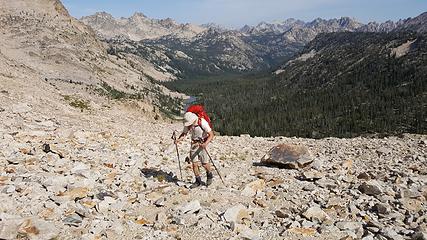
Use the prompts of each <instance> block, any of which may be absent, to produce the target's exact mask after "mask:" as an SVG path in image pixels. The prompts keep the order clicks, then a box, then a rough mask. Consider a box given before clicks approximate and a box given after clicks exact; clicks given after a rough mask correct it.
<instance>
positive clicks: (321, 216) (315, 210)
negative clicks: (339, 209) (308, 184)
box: [302, 207, 329, 222]
mask: <svg viewBox="0 0 427 240" xmlns="http://www.w3.org/2000/svg"><path fill="white" fill-rule="evenodd" d="M302 215H303V216H304V217H305V218H307V219H308V220H311V221H318V222H323V221H325V220H326V219H328V218H329V216H328V214H326V213H325V212H324V211H323V210H322V209H321V208H320V207H310V208H309V209H307V210H306V211H305V212H304V213H303V214H302Z"/></svg>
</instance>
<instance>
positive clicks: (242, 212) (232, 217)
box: [224, 203, 250, 223]
mask: <svg viewBox="0 0 427 240" xmlns="http://www.w3.org/2000/svg"><path fill="white" fill-rule="evenodd" d="M224 218H225V221H227V222H229V223H239V222H241V221H242V219H249V218H250V215H249V212H248V210H247V209H246V207H245V206H243V205H242V204H240V203H239V204H237V205H235V206H233V207H231V208H229V209H227V211H225V213H224Z"/></svg>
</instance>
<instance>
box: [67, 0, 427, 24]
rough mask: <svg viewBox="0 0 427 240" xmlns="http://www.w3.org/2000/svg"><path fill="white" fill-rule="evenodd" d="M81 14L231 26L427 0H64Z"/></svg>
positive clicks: (383, 10) (391, 14) (411, 12)
mask: <svg viewBox="0 0 427 240" xmlns="http://www.w3.org/2000/svg"><path fill="white" fill-rule="evenodd" d="M63 3H64V5H65V6H66V7H67V8H68V10H69V11H70V13H71V15H73V16H75V17H77V18H79V17H81V16H86V15H90V14H93V13H95V12H99V11H105V12H108V13H111V14H112V15H113V16H115V17H128V16H130V15H132V14H133V13H134V12H142V13H144V14H145V15H147V16H148V17H151V18H168V17H170V18H173V19H175V20H177V21H178V22H181V23H187V22H191V23H197V24H202V23H209V22H214V23H218V24H221V25H224V26H229V27H241V26H243V25H244V24H249V25H254V24H257V23H259V22H261V21H274V20H284V19H287V18H297V19H301V20H305V21H311V20H313V19H315V18H317V17H320V18H337V17H341V16H349V17H354V18H356V19H358V20H359V21H362V22H365V23H366V22H369V21H378V22H383V21H385V20H388V19H391V20H399V19H404V18H408V17H415V16H417V15H419V14H420V13H423V12H426V11H427V0H63Z"/></svg>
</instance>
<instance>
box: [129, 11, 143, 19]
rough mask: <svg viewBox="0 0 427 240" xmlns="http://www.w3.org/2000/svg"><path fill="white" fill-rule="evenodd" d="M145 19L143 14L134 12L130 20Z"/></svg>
mask: <svg viewBox="0 0 427 240" xmlns="http://www.w3.org/2000/svg"><path fill="white" fill-rule="evenodd" d="M144 18H147V16H146V15H145V14H143V13H142V12H135V13H134V14H133V15H132V16H131V17H130V19H144Z"/></svg>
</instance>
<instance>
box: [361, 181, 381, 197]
mask: <svg viewBox="0 0 427 240" xmlns="http://www.w3.org/2000/svg"><path fill="white" fill-rule="evenodd" d="M359 191H361V192H362V193H364V194H366V195H370V196H375V195H379V194H381V193H383V189H382V187H381V185H380V183H379V182H378V181H376V180H371V181H367V182H364V183H362V184H361V185H360V186H359Z"/></svg>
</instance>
